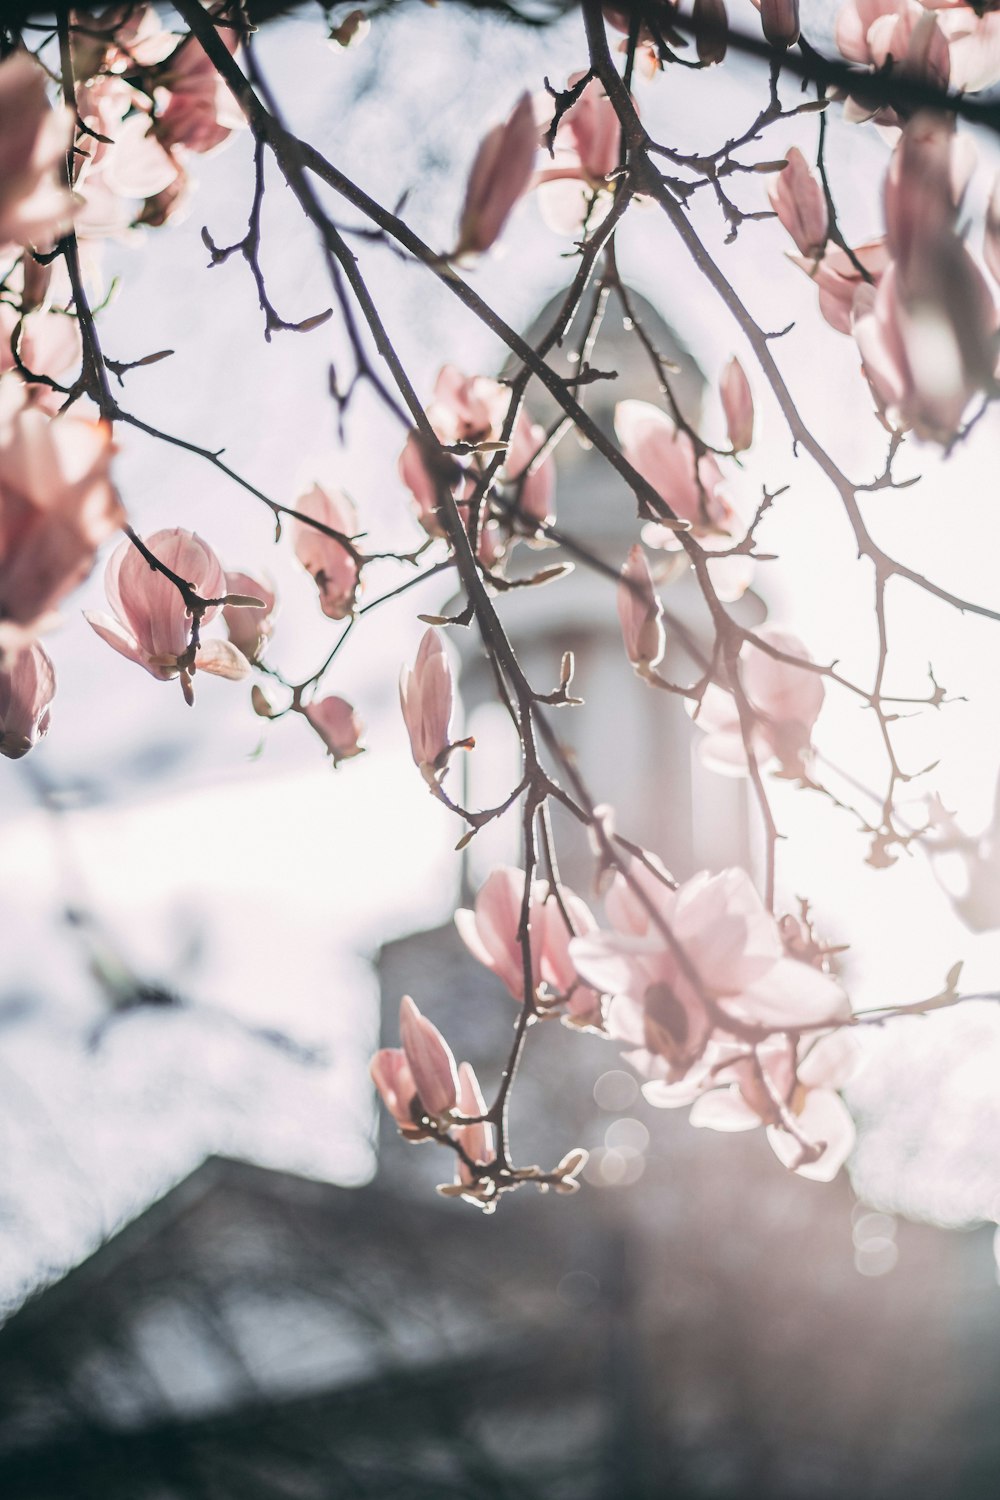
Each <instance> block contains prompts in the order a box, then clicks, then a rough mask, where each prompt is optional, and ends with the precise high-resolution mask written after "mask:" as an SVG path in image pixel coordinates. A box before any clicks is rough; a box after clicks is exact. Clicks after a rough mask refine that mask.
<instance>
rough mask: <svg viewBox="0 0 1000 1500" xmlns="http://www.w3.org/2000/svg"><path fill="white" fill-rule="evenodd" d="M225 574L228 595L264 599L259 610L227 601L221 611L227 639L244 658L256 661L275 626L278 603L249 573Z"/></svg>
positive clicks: (269, 587)
mask: <svg viewBox="0 0 1000 1500" xmlns="http://www.w3.org/2000/svg"><path fill="white" fill-rule="evenodd" d="M225 577H226V593H227V594H243V595H245V596H246V597H247V598H248V599H262V600H263V608H259V609H258V608H253V607H251V606H249V605H245V604H226V605H225V606H224V607H223V610H222V618H223V620H224V621H225V622H226V629H227V630H228V632H229V639H230V640H231V641H232V643H233V645H234V646H235V647H236V649H237V651H242V653H243V655H244V656H245V657H246V659H247V661H257V659H258V658H259V656H260V654H261V652H262V651H263V649H264V647H265V646H266V645H267V642H268V641H269V640H270V637H271V632H272V630H273V629H274V618H273V616H274V610H275V605H276V604H277V598H276V596H275V593H274V589H273V588H271V586H270V585H269V584H267V583H264V582H263V580H262V579H260V578H255V577H254V576H253V575H252V574H250V573H228V572H227V573H226V575H225Z"/></svg>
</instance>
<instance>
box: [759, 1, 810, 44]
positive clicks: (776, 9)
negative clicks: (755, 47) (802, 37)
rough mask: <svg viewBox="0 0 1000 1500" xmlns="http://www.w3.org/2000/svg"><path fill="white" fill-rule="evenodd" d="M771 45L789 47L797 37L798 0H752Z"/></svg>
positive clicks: (762, 28)
mask: <svg viewBox="0 0 1000 1500" xmlns="http://www.w3.org/2000/svg"><path fill="white" fill-rule="evenodd" d="M753 3H754V5H756V7H757V9H758V10H759V11H760V24H761V30H762V31H763V33H764V35H765V37H766V38H767V40H768V41H769V42H770V43H771V46H772V47H791V46H793V45H794V44H795V43H796V42H797V41H798V39H799V0H753Z"/></svg>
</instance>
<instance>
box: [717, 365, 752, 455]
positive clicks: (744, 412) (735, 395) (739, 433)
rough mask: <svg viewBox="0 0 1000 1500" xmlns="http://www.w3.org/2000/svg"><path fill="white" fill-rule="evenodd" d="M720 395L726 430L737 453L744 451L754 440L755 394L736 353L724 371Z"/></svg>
mask: <svg viewBox="0 0 1000 1500" xmlns="http://www.w3.org/2000/svg"><path fill="white" fill-rule="evenodd" d="M719 395H720V396H721V397H722V409H723V411H724V412H725V414H726V430H727V431H728V433H729V441H730V442H731V443H732V445H733V451H734V452H735V453H742V452H744V450H745V449H747V448H749V447H750V445H751V444H752V442H753V396H752V395H751V392H750V382H749V381H748V380H747V378H746V375H745V374H744V373H743V366H742V365H741V364H740V362H739V360H738V359H737V358H736V355H735V354H734V355H733V357H732V359H731V360H730V361H729V363H728V365H727V366H726V368H725V369H724V370H723V372H722V379H721V380H720V381H719Z"/></svg>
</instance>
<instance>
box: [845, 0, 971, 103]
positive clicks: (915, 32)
mask: <svg viewBox="0 0 1000 1500" xmlns="http://www.w3.org/2000/svg"><path fill="white" fill-rule="evenodd" d="M836 42H837V46H838V47H839V48H840V51H841V52H842V53H843V55H844V56H845V57H846V58H848V60H849V61H851V62H856V63H861V64H869V65H871V66H873V67H876V68H881V67H884V66H885V65H886V62H887V61H888V60H889V59H890V58H892V59H893V60H894V62H895V65H896V71H897V72H900V73H903V74H904V75H906V76H909V77H915V78H921V79H924V80H925V81H927V82H929V83H933V84H935V85H937V87H939V88H942V89H943V88H947V87H949V86H950V87H951V88H952V89H953V90H955V91H956V92H958V93H976V92H978V91H979V90H980V89H984V88H988V87H990V85H991V84H994V83H996V82H997V79H998V78H1000V22H998V20H997V17H996V15H995V14H986V15H982V16H979V15H977V14H976V13H975V11H974V10H973V9H972V8H971V7H969V6H967V5H964V4H956V5H951V4H946V5H944V6H936V5H927V6H924V5H920V4H918V3H917V0H849V3H848V4H847V5H845V6H844V7H843V9H842V10H841V12H840V14H839V15H838V17H837V28H836ZM848 105H849V108H848V109H846V110H845V114H846V115H847V117H848V118H854V119H868V118H870V117H871V116H872V110H871V108H870V107H869V106H865V105H861V104H857V103H855V102H854V101H848ZM874 118H875V119H876V120H877V121H879V122H880V123H882V124H887V125H890V124H898V123H899V117H898V115H897V114H896V113H895V112H894V111H892V110H879V111H878V112H877V113H876V114H875V115H874Z"/></svg>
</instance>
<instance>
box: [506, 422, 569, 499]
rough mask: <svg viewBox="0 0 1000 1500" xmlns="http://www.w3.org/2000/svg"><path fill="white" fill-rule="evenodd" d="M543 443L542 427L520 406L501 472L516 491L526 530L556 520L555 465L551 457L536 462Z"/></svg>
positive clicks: (543, 432) (543, 429) (543, 431)
mask: <svg viewBox="0 0 1000 1500" xmlns="http://www.w3.org/2000/svg"><path fill="white" fill-rule="evenodd" d="M544 442H545V428H544V427H542V426H541V424H540V423H538V422H533V421H532V420H531V418H530V417H529V416H528V414H527V412H526V411H525V410H524V409H523V407H522V409H521V411H520V412H519V414H518V418H517V422H516V423H515V426H514V431H513V434H512V435H511V440H510V446H509V448H508V449H507V456H506V458H505V459H504V465H503V472H504V476H505V478H506V479H507V481H508V483H509V484H510V486H511V487H512V488H513V490H514V492H515V496H516V500H517V508H518V513H519V518H520V519H521V520H522V522H523V521H524V520H527V523H528V525H529V527H530V525H531V523H532V522H533V523H534V524H535V526H536V527H544V526H548V525H550V524H551V523H552V522H553V521H554V520H555V507H554V504H553V496H554V494H555V487H556V470H555V464H554V463H553V462H552V458H551V457H550V456H546V457H545V458H543V459H541V460H538V459H536V454H537V453H538V452H539V451H540V449H541V447H542V445H543V444H544Z"/></svg>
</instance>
